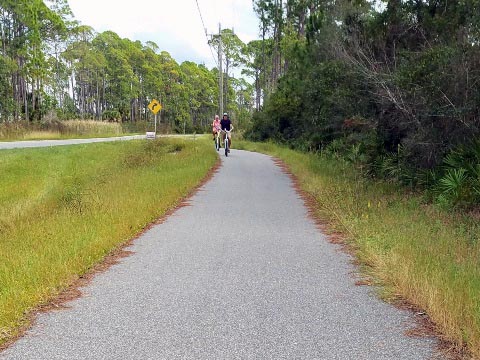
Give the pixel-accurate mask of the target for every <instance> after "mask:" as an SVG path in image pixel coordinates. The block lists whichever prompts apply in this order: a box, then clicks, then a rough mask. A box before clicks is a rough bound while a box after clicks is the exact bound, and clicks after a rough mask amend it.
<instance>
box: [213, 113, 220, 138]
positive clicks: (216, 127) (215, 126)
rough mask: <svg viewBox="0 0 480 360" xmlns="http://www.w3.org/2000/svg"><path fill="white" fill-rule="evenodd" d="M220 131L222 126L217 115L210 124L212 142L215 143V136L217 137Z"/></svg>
mask: <svg viewBox="0 0 480 360" xmlns="http://www.w3.org/2000/svg"><path fill="white" fill-rule="evenodd" d="M221 129H222V126H221V125H220V117H219V116H218V115H215V119H214V120H213V123H212V133H213V141H215V136H216V135H217V132H219V131H220V130H221Z"/></svg>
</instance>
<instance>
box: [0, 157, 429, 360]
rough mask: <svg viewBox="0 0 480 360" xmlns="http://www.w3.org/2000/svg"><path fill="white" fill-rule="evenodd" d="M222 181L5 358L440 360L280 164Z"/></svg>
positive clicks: (245, 169)
mask: <svg viewBox="0 0 480 360" xmlns="http://www.w3.org/2000/svg"><path fill="white" fill-rule="evenodd" d="M222 162H223V164H222V166H221V168H220V169H219V171H218V173H217V174H216V175H215V176H214V177H213V179H212V180H211V181H210V182H208V183H207V184H206V185H204V186H203V187H202V188H201V190H200V191H199V192H197V194H196V195H194V196H193V197H192V198H191V199H190V200H189V202H188V203H187V204H186V205H188V206H183V207H180V208H179V209H178V210H177V211H176V212H175V213H174V214H173V215H171V216H170V217H168V218H167V219H166V220H165V221H164V222H163V223H161V224H159V225H156V226H155V227H153V228H151V229H150V230H148V231H147V232H145V233H144V234H143V235H142V236H141V237H139V238H138V239H137V240H136V241H135V242H134V244H133V245H132V246H131V247H129V248H128V250H131V251H132V252H133V254H132V255H131V256H129V257H126V258H123V259H121V260H120V262H119V263H118V264H116V265H114V266H112V267H111V268H110V269H109V270H107V271H106V272H104V273H100V274H98V275H97V276H95V277H94V279H93V280H92V282H91V283H90V284H89V285H88V286H87V287H85V288H82V289H81V291H82V292H83V296H82V297H80V298H78V299H77V300H74V301H71V302H70V303H68V307H67V308H66V309H61V310H59V311H53V312H48V313H45V314H40V315H39V316H38V318H37V320H36V322H35V325H34V326H33V327H32V328H31V329H30V330H29V331H28V332H27V334H26V335H25V336H24V337H23V338H21V339H19V340H18V341H17V342H16V343H15V344H13V345H12V346H10V347H9V348H8V349H6V350H5V351H4V352H3V353H0V359H35V360H38V359H85V358H88V359H395V360H398V359H412V360H419V359H431V358H433V357H434V356H435V347H436V340H435V339H432V338H418V337H409V336H407V335H405V333H406V331H408V330H409V329H412V328H413V327H414V326H415V324H414V319H413V317H414V316H413V315H412V314H411V313H409V312H405V311H402V310H399V309H396V308H394V307H393V306H390V305H387V304H385V303H383V302H382V301H380V300H378V299H377V298H376V297H375V296H374V295H373V294H372V292H373V289H372V288H369V287H366V286H356V285H355V281H356V278H355V275H354V273H355V268H354V267H353V265H352V264H351V259H350V258H349V256H348V255H346V254H345V253H343V252H342V251H341V250H340V248H339V247H338V246H337V245H333V244H331V243H329V242H328V241H327V239H326V237H325V236H324V235H322V233H321V232H320V231H319V230H318V228H317V227H316V226H315V224H314V222H313V220H311V219H310V218H309V216H308V211H307V209H306V207H305V205H304V204H303V201H302V200H301V198H300V196H299V195H298V194H297V193H296V191H295V190H294V187H293V184H292V181H291V180H290V178H289V177H288V176H287V175H285V174H284V173H283V172H282V170H281V169H280V168H279V167H278V166H277V165H275V162H274V161H273V160H272V159H271V158H270V157H268V156H265V155H261V154H256V153H249V152H243V151H238V150H232V153H231V156H229V157H228V158H224V157H223V156H222Z"/></svg>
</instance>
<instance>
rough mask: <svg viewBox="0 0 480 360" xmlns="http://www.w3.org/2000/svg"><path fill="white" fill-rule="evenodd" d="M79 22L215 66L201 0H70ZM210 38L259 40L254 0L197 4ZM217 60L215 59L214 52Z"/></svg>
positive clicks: (181, 58)
mask: <svg viewBox="0 0 480 360" xmlns="http://www.w3.org/2000/svg"><path fill="white" fill-rule="evenodd" d="M68 2H69V4H70V8H71V9H72V11H73V14H74V17H75V19H76V20H78V21H80V22H81V24H82V25H89V26H91V27H93V28H94V29H95V30H96V31H97V32H102V31H105V30H112V31H114V32H116V33H117V34H118V35H119V36H120V37H122V38H128V39H130V40H134V41H135V40H140V41H142V42H143V43H145V42H147V41H153V42H155V43H156V44H157V45H158V46H159V48H160V50H162V51H163V50H165V51H168V52H169V53H170V54H171V55H172V57H173V58H174V59H175V60H176V61H177V62H178V63H181V62H183V61H185V60H189V61H194V62H196V63H204V64H205V65H206V66H207V67H208V68H212V67H214V66H215V62H214V59H213V56H212V53H211V51H210V48H209V46H208V44H207V38H206V36H205V31H204V28H203V25H202V21H201V20H200V15H199V11H198V8H197V2H196V0H157V1H155V0H134V1H128V0H125V1H118V0H68ZM198 5H199V7H200V11H201V14H202V17H203V21H204V23H205V27H206V28H207V32H208V33H209V34H212V33H218V25H219V23H221V25H222V28H230V29H231V28H233V29H234V31H235V33H236V34H237V36H238V37H239V38H240V39H241V40H242V41H243V42H245V43H247V42H249V41H251V40H254V39H258V37H259V36H258V33H259V30H258V29H259V28H258V26H259V25H258V24H259V22H258V19H257V17H256V15H255V14H254V12H253V7H252V0H198ZM214 55H215V56H216V54H215V53H214Z"/></svg>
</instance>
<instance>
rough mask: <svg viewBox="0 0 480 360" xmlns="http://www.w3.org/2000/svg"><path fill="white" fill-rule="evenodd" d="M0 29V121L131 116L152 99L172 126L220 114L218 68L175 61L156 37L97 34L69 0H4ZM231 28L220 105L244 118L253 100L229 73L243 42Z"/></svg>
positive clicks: (143, 114) (197, 123)
mask: <svg viewBox="0 0 480 360" xmlns="http://www.w3.org/2000/svg"><path fill="white" fill-rule="evenodd" d="M228 31H229V30H228V29H225V30H224V32H225V33H226V32H228ZM0 32H1V56H0V123H1V122H16V121H20V120H29V121H30V122H36V121H45V120H47V119H51V118H55V119H57V118H58V119H72V118H80V119H103V120H109V121H129V122H136V121H140V120H147V119H152V118H153V115H151V114H150V111H149V110H148V109H147V105H148V103H149V102H150V101H151V99H153V98H156V99H158V100H159V101H160V102H161V103H162V105H163V110H162V113H161V121H163V122H165V123H167V124H169V125H170V126H171V127H172V128H175V127H176V126H182V127H183V124H184V123H186V124H187V126H188V128H190V129H192V130H193V129H194V128H195V127H196V128H199V127H202V126H206V125H207V123H208V124H210V122H211V120H212V119H213V116H214V114H215V113H218V69H216V68H214V69H212V70H209V69H207V68H206V67H205V66H204V65H202V64H200V65H199V64H195V63H193V62H184V63H182V64H178V63H177V62H176V61H175V60H174V59H173V58H172V57H171V56H170V54H169V53H168V52H167V51H162V50H160V47H159V45H157V44H155V43H153V42H147V43H146V44H142V43H141V42H139V41H131V40H129V39H122V38H120V37H119V36H118V35H117V34H116V33H114V32H112V31H105V32H103V33H96V32H95V30H94V29H93V28H91V27H89V26H86V25H80V24H79V23H78V22H77V21H76V20H75V19H74V17H73V14H72V12H71V10H70V8H69V6H68V2H67V1H66V0H50V1H42V0H28V1H27V0H19V1H17V0H16V1H13V0H4V1H2V2H1V4H0ZM230 32H231V30H230ZM230 35H231V36H228V40H224V45H225V46H226V50H224V51H225V53H226V60H227V64H228V61H230V62H231V64H232V63H233V65H230V68H228V67H227V69H226V71H225V74H224V77H226V78H227V80H228V81H225V82H224V83H225V84H226V86H225V90H224V91H225V98H226V102H225V108H226V109H228V110H229V111H230V112H232V113H234V114H235V116H236V118H237V119H238V120H242V119H246V118H248V117H249V116H250V113H251V110H252V108H253V106H254V105H253V99H252V97H251V96H250V94H251V93H252V91H251V85H249V84H248V83H247V82H246V81H245V80H244V79H235V78H233V77H230V78H228V76H229V72H227V71H230V70H231V67H232V66H234V67H235V66H238V64H236V63H238V58H239V55H238V52H239V51H240V50H241V49H243V47H244V46H245V45H244V44H243V43H242V42H241V41H240V40H239V39H238V37H236V36H235V35H234V34H230ZM225 37H226V36H225ZM212 46H215V42H214V41H212ZM235 62H236V63H235Z"/></svg>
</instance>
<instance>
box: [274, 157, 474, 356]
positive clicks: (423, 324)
mask: <svg viewBox="0 0 480 360" xmlns="http://www.w3.org/2000/svg"><path fill="white" fill-rule="evenodd" d="M272 159H273V161H274V163H275V164H276V165H277V166H278V167H279V168H280V169H281V170H282V172H283V173H284V174H286V175H287V176H288V177H289V178H290V179H291V181H292V183H293V186H294V188H295V191H296V192H297V194H298V195H299V197H300V198H301V199H302V200H303V202H304V204H305V207H306V208H307V211H308V216H309V218H310V219H311V220H312V221H313V222H314V223H315V225H316V227H317V228H318V229H319V230H320V231H321V232H322V234H324V235H325V236H326V237H327V240H328V241H329V242H330V243H332V244H335V245H339V246H340V249H341V251H344V252H346V253H347V254H348V255H350V256H352V264H353V265H355V266H356V267H358V266H363V265H365V264H362V263H361V262H360V260H358V258H357V257H356V256H355V249H354V246H353V245H352V244H350V243H349V242H348V241H347V236H346V235H345V234H342V233H339V232H336V231H332V229H331V228H330V226H329V224H328V222H327V221H325V219H322V218H321V217H320V216H319V212H318V211H317V201H316V200H315V197H314V196H313V195H312V194H310V193H308V192H306V191H305V190H303V189H302V188H301V185H300V181H299V179H298V178H297V177H296V176H295V175H294V174H293V173H292V172H291V171H290V169H289V167H288V165H287V164H285V162H284V161H283V160H281V159H279V158H276V157H272ZM355 275H358V274H355ZM355 285H357V286H374V285H375V282H374V281H373V279H369V278H367V277H363V278H361V279H360V280H357V281H356V282H355ZM390 303H391V304H392V305H394V306H395V307H397V308H399V309H401V310H405V311H409V312H410V313H411V314H413V316H414V319H415V322H414V324H413V327H411V328H410V329H408V330H406V331H405V335H406V336H409V337H423V338H425V337H427V338H434V339H436V340H437V341H438V346H437V349H436V354H435V355H434V359H436V358H438V359H448V360H470V359H472V358H471V355H470V354H469V352H468V351H467V349H466V348H465V347H459V346H458V345H457V344H455V343H453V342H451V341H449V340H448V339H446V338H444V336H443V335H442V333H440V332H439V331H438V330H437V327H436V326H435V323H434V322H433V321H432V320H431V319H430V318H429V316H428V314H427V313H426V312H425V311H424V310H423V309H420V308H418V307H417V306H415V305H414V304H411V303H409V302H408V301H406V300H405V299H402V298H401V297H400V296H397V298H396V299H395V300H394V301H391V302H390Z"/></svg>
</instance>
